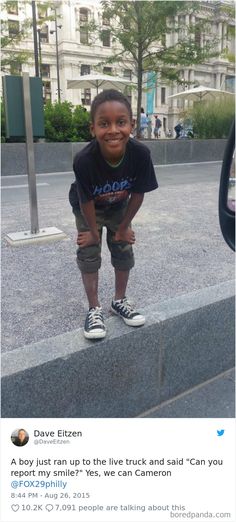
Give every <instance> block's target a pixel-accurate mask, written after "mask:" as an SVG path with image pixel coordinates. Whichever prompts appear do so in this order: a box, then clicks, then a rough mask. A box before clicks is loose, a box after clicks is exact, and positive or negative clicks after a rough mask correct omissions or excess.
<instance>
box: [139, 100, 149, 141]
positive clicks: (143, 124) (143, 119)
mask: <svg viewBox="0 0 236 522" xmlns="http://www.w3.org/2000/svg"><path fill="white" fill-rule="evenodd" d="M147 127H148V118H147V115H146V112H144V108H143V107H141V114H140V135H141V138H146V133H147Z"/></svg>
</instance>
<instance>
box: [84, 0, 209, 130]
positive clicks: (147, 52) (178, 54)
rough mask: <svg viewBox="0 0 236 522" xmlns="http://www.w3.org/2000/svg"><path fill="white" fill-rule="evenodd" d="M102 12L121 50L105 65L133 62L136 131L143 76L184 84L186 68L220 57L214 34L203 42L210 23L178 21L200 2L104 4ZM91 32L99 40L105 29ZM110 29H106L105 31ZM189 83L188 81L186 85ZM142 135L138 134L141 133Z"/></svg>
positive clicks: (133, 0) (138, 0) (198, 8)
mask: <svg viewBox="0 0 236 522" xmlns="http://www.w3.org/2000/svg"><path fill="white" fill-rule="evenodd" d="M102 7H103V13H104V16H105V18H106V23H107V22H108V23H109V24H110V27H109V31H110V34H111V37H112V39H113V41H114V40H115V41H116V42H117V43H118V45H119V49H118V50H117V52H114V53H113V56H112V57H111V58H108V59H107V60H105V62H103V63H113V62H116V63H119V62H122V63H123V64H124V63H125V64H126V66H127V64H131V63H133V64H134V66H135V74H136V77H137V129H138V130H139V129H140V110H141V97H142V89H143V84H144V73H146V72H148V71H150V72H152V73H157V74H158V78H159V80H165V81H166V82H174V81H175V82H178V83H183V80H182V79H181V70H182V69H183V67H186V66H190V65H193V64H197V63H203V62H204V61H206V59H207V58H209V57H210V56H215V55H217V54H218V52H217V51H216V50H215V49H216V39H215V38H214V36H213V35H211V38H209V39H205V41H204V46H202V44H201V43H200V37H199V36H200V33H201V31H203V30H204V31H205V32H207V33H208V34H209V31H210V24H209V16H208V20H207V19H205V20H204V17H201V16H199V17H198V18H197V21H195V23H189V25H188V26H186V25H184V22H183V23H179V24H178V25H177V24H176V22H175V17H176V16H177V15H186V14H188V15H195V16H196V15H197V14H199V11H201V9H202V5H201V2H194V1H187V2H185V1H160V0H157V1H148V2H147V1H143V0H129V1H120V0H117V1H112V0H111V1H103V2H102ZM89 28H90V31H91V30H92V31H93V32H94V31H96V30H97V31H99V35H100V38H102V37H103V34H104V30H101V29H99V28H98V27H97V26H95V24H94V22H92V23H90V27H89ZM106 30H107V28H106ZM171 33H172V34H173V33H178V42H177V43H175V44H173V45H166V41H165V37H166V35H168V34H171ZM184 83H186V82H184ZM138 135H139V131H138Z"/></svg>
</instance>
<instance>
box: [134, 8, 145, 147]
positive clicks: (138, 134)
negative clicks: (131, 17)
mask: <svg viewBox="0 0 236 522" xmlns="http://www.w3.org/2000/svg"><path fill="white" fill-rule="evenodd" d="M135 10H136V14H137V27H138V34H139V35H140V39H139V43H138V61H137V76H138V99H137V122H136V137H137V138H138V139H140V138H141V131H140V114H141V105H142V85H143V70H142V69H143V56H142V55H143V50H142V13H141V4H140V3H139V1H136V2H135Z"/></svg>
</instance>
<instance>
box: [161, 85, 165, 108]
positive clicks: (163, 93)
mask: <svg viewBox="0 0 236 522" xmlns="http://www.w3.org/2000/svg"><path fill="white" fill-rule="evenodd" d="M165 103H166V88H165V87H162V88H161V104H162V105H165Z"/></svg>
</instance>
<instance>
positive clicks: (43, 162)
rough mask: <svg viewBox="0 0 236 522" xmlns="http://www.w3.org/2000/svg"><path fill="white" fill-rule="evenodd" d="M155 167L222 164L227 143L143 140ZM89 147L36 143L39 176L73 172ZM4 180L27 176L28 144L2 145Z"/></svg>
mask: <svg viewBox="0 0 236 522" xmlns="http://www.w3.org/2000/svg"><path fill="white" fill-rule="evenodd" d="M144 143H145V145H147V147H149V149H150V151H151V156H152V160H153V163H154V165H168V164H176V163H194V162H199V161H221V160H222V158H223V153H224V149H225V145H226V143H227V140H225V139H221V140H220V139H219V140H217V139H212V140H197V139H196V140H174V139H171V140H170V139H160V140H151V141H149V140H144ZM86 144H87V143H85V142H81V143H70V142H68V143H35V144H34V152H35V171H36V173H37V174H39V173H40V174H41V173H49V172H68V171H72V164H73V158H74V156H75V154H76V153H77V152H78V151H79V150H81V149H83V147H85V145H86ZM1 154H2V169H1V173H2V176H11V175H12V176H13V175H17V174H26V173H27V159H26V146H25V143H2V145H1Z"/></svg>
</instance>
